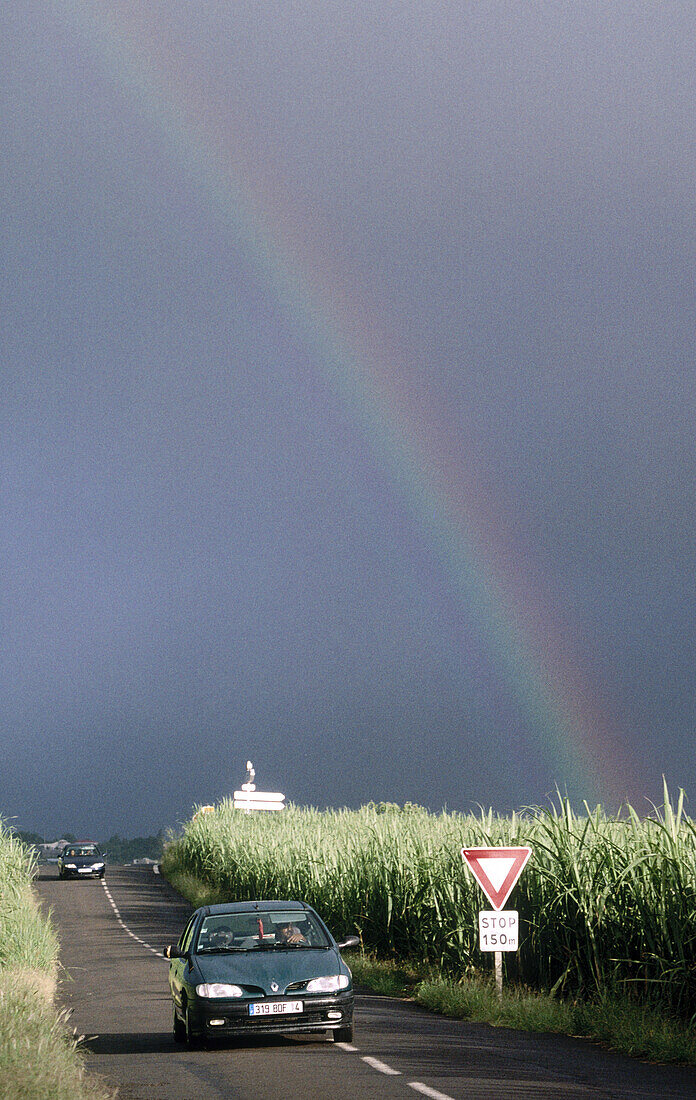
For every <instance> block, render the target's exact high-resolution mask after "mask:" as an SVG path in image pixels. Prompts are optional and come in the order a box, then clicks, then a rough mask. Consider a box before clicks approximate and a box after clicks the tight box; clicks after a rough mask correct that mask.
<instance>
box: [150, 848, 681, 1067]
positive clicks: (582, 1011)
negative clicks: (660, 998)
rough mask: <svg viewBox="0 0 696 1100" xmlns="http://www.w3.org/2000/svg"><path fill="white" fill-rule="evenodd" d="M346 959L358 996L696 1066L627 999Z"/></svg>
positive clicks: (184, 886) (669, 1020)
mask: <svg viewBox="0 0 696 1100" xmlns="http://www.w3.org/2000/svg"><path fill="white" fill-rule="evenodd" d="M163 873H164V876H165V877H166V878H167V880H168V881H169V882H170V884H171V885H172V886H173V887H174V889H175V890H177V891H178V892H179V893H180V894H182V896H183V897H185V898H186V900H187V901H189V902H190V904H191V905H193V906H194V907H195V908H197V907H198V906H201V905H211V904H213V903H215V902H219V901H224V900H225V897H224V895H223V894H222V893H221V892H220V891H219V890H216V889H215V888H214V887H211V886H210V885H209V884H208V883H205V882H203V881H202V880H200V879H198V878H196V876H194V875H191V874H189V873H185V872H181V871H178V870H176V869H174V868H173V867H167V866H166V864H165V867H164V869H163ZM345 958H346V962H347V963H348V965H349V966H350V968H351V970H352V972H353V981H354V983H355V985H356V986H357V987H358V989H365V990H369V991H370V992H373V993H378V994H381V995H382V996H385V997H397V998H401V999H404V1000H410V1001H413V1002H415V1003H416V1004H418V1005H421V1006H422V1007H423V1008H426V1009H428V1010H429V1011H431V1012H435V1013H438V1014H440V1015H442V1016H449V1017H451V1018H453V1019H458V1020H468V1021H469V1022H471V1023H479V1024H489V1025H491V1026H492V1027H507V1028H514V1029H516V1030H518V1031H529V1032H538V1033H544V1034H558V1035H567V1036H570V1037H574V1038H582V1039H588V1040H591V1041H595V1042H600V1043H602V1044H603V1045H604V1046H606V1047H607V1048H608V1049H610V1050H613V1051H615V1052H616V1053H619V1054H626V1055H630V1056H631V1057H633V1058H642V1059H645V1060H647V1061H651V1062H658V1063H664V1064H667V1063H671V1064H682V1065H696V1033H694V1030H693V1027H692V1026H691V1024H690V1023H687V1022H685V1021H683V1020H679V1019H678V1018H676V1017H673V1016H671V1015H669V1014H668V1013H666V1012H664V1010H661V1009H659V1008H653V1007H650V1006H646V1005H642V1004H633V1003H631V1002H630V1001H627V1000H626V998H625V997H615V998H613V997H609V996H604V997H602V998H600V999H596V1000H588V1001H580V1000H573V1001H571V1000H566V999H564V998H562V997H559V996H552V995H551V994H549V993H539V992H535V991H533V990H530V989H526V988H523V987H516V986H513V985H510V986H508V987H507V988H504V989H503V997H502V1000H500V999H499V998H498V994H497V990H496V989H495V985H494V983H493V981H492V980H491V979H490V978H488V977H487V976H486V975H484V974H480V975H475V976H473V977H467V978H465V979H462V980H460V981H454V980H453V979H451V978H448V977H447V976H446V975H444V974H443V973H442V972H441V971H439V970H438V969H437V968H434V967H429V966H425V965H419V964H418V963H415V962H403V961H398V960H391V959H380V958H378V957H376V956H375V955H368V954H363V953H359V952H346V954H345Z"/></svg>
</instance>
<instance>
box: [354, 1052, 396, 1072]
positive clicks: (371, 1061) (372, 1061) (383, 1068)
mask: <svg viewBox="0 0 696 1100" xmlns="http://www.w3.org/2000/svg"><path fill="white" fill-rule="evenodd" d="M362 1060H363V1062H367V1064H368V1066H372V1068H373V1069H376V1070H377V1072H378V1073H385V1074H386V1075H387V1077H401V1070H400V1069H392V1067H391V1066H388V1065H387V1063H386V1062H380V1060H379V1058H371V1057H370V1055H369V1054H363V1055H362Z"/></svg>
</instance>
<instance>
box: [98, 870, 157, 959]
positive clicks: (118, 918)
mask: <svg viewBox="0 0 696 1100" xmlns="http://www.w3.org/2000/svg"><path fill="white" fill-rule="evenodd" d="M101 884H102V886H103V887H104V893H105V894H106V896H107V898H108V899H109V902H110V903H111V908H112V909H113V911H114V914H115V916H116V921H117V923H118V924H120V926H121V928H122V929H123V931H124V932H127V933H128V935H129V936H130V937H131V939H134V940H135V941H136V943H139V944H140V945H141V946H142V947H146V948H147V950H148V951H152V954H153V955H156V956H157V958H158V959H163V958H164V957H165V956H164V955H163V954H162V952H161V951H158V950H157V948H156V947H152V946H151V945H150V944H149V943H145V940H141V939H140V936H136V934H135V932H131V930H130V928H129V927H128V925H127V924H126V923H125V921H124V920H123V918H122V917H121V914H120V913H119V911H118V907H117V905H116V902H115V901H114V899H113V898H112V896H111V893H110V891H109V887H108V886H107V885H106V881H105V880H104V879H102V880H101Z"/></svg>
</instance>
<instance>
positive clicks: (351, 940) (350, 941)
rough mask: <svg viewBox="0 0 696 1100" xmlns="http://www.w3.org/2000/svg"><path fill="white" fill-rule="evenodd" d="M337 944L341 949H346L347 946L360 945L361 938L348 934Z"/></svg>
mask: <svg viewBox="0 0 696 1100" xmlns="http://www.w3.org/2000/svg"><path fill="white" fill-rule="evenodd" d="M336 946H337V947H338V950H339V951H343V950H345V948H346V947H360V939H359V937H358V936H346V938H345V939H344V940H341V942H340V943H339V944H337V945H336Z"/></svg>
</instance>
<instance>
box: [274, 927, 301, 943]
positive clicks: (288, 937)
mask: <svg viewBox="0 0 696 1100" xmlns="http://www.w3.org/2000/svg"><path fill="white" fill-rule="evenodd" d="M276 943H307V938H306V937H305V936H303V935H302V933H301V932H300V930H299V928H298V927H297V925H296V924H291V923H288V924H281V926H280V928H279V929H278V932H277V934H276Z"/></svg>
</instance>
